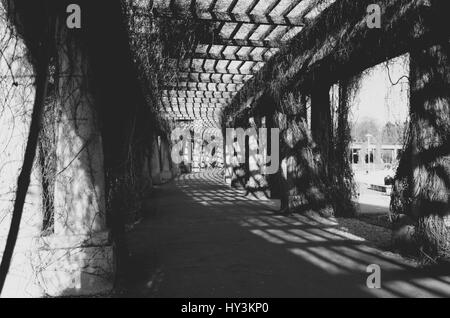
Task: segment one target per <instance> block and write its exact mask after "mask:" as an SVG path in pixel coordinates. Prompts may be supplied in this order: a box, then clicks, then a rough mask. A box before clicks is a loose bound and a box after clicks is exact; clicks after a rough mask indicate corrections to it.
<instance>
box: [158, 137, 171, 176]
mask: <svg viewBox="0 0 450 318" xmlns="http://www.w3.org/2000/svg"><path fill="white" fill-rule="evenodd" d="M170 160H171V159H170V147H169V142H168V141H167V139H166V138H161V164H162V172H161V181H162V182H165V181H168V180H170V179H172V170H171V168H170V166H171V164H170Z"/></svg>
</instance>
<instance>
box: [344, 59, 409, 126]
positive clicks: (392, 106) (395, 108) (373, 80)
mask: <svg viewBox="0 0 450 318" xmlns="http://www.w3.org/2000/svg"><path fill="white" fill-rule="evenodd" d="M388 69H389V71H388ZM408 73H409V56H408V55H403V56H400V57H398V58H396V59H393V60H391V61H389V64H388V67H387V66H386V63H383V64H380V65H377V66H375V67H373V68H371V69H369V70H367V74H365V75H363V77H362V78H361V82H360V86H359V89H358V90H357V91H356V92H355V94H354V96H353V101H352V103H351V105H352V106H351V112H352V121H353V122H356V121H358V120H361V119H363V118H366V117H368V118H371V119H374V120H375V121H377V123H378V124H379V125H384V124H385V123H387V122H388V121H391V122H404V121H405V120H406V119H407V117H408V108H409V107H408V106H409V102H408V100H409V98H408V95H409V91H408V87H409V84H408V79H407V78H404V77H403V76H408ZM389 76H390V78H391V80H390V79H389ZM399 79H401V80H400V82H399V83H398V84H397V85H392V83H396V82H397V81H398V80H399ZM391 81H392V83H391Z"/></svg>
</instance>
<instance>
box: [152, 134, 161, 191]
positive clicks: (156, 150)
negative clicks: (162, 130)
mask: <svg viewBox="0 0 450 318" xmlns="http://www.w3.org/2000/svg"><path fill="white" fill-rule="evenodd" d="M151 152H152V153H151V159H150V172H151V176H152V182H153V184H161V158H160V145H159V143H158V136H156V135H153V137H152V147H151Z"/></svg>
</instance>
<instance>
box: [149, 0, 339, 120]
mask: <svg viewBox="0 0 450 318" xmlns="http://www.w3.org/2000/svg"><path fill="white" fill-rule="evenodd" d="M333 2H334V0H155V2H154V6H153V13H154V14H155V16H156V17H158V18H160V19H182V18H183V19H186V18H188V19H196V20H198V21H200V22H201V23H205V24H208V25H209V26H210V27H211V26H212V28H213V30H214V31H213V34H214V36H213V37H205V38H204V39H203V40H200V41H199V43H198V44H197V45H196V47H195V49H194V50H193V51H192V52H190V53H189V54H188V56H187V57H186V58H185V59H184V60H182V61H178V65H179V67H178V72H179V77H178V80H177V81H176V83H174V82H170V83H165V85H164V87H162V89H161V96H160V99H161V105H162V110H163V112H165V113H166V114H167V115H168V117H170V118H171V119H173V120H175V121H180V122H185V123H186V122H196V123H200V124H201V125H202V126H203V127H218V126H219V115H220V112H221V109H222V108H223V107H225V106H226V105H227V104H228V103H230V101H231V99H232V98H233V97H234V96H235V95H236V93H237V92H238V91H239V90H240V89H241V88H242V87H243V85H244V84H245V83H246V82H247V81H248V80H249V79H251V78H252V77H253V75H254V74H255V73H256V72H258V70H260V69H261V68H262V67H263V66H264V64H265V63H266V62H267V61H268V60H269V59H270V58H271V57H272V56H273V55H274V54H275V53H276V52H278V51H279V50H280V47H282V46H283V45H284V44H285V43H287V42H288V41H289V40H290V39H292V38H293V37H294V36H295V35H297V34H298V33H299V32H301V31H302V29H303V27H304V26H305V25H306V24H307V23H308V22H309V21H311V20H312V19H314V18H315V17H316V16H317V15H318V14H319V13H320V12H321V11H322V10H323V9H325V8H326V7H327V6H329V5H330V4H331V3H333Z"/></svg>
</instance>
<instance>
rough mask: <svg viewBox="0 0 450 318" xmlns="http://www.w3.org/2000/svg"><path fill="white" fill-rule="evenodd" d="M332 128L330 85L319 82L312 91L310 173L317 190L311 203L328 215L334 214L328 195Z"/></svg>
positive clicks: (311, 196)
mask: <svg viewBox="0 0 450 318" xmlns="http://www.w3.org/2000/svg"><path fill="white" fill-rule="evenodd" d="M332 127H333V123H332V120H331V103H330V85H328V84H326V83H322V82H320V81H317V82H316V83H314V85H313V88H312V91H311V136H312V140H313V145H312V149H313V156H314V157H313V161H314V163H313V166H312V167H311V168H312V169H311V170H310V171H309V173H311V174H312V175H311V178H313V184H314V185H313V186H314V187H315V188H316V190H315V191H314V193H313V192H311V193H310V194H311V195H310V198H309V201H310V202H309V203H310V204H311V205H312V207H313V208H314V209H316V210H318V211H320V212H321V213H323V214H327V215H328V214H333V213H334V212H333V208H332V206H331V204H330V203H331V202H330V197H329V193H328V192H329V191H328V189H329V187H330V185H331V182H332V178H331V175H330V172H331V169H330V166H331V156H332V148H331V146H332V136H333V132H332Z"/></svg>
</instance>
